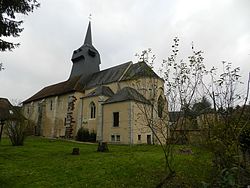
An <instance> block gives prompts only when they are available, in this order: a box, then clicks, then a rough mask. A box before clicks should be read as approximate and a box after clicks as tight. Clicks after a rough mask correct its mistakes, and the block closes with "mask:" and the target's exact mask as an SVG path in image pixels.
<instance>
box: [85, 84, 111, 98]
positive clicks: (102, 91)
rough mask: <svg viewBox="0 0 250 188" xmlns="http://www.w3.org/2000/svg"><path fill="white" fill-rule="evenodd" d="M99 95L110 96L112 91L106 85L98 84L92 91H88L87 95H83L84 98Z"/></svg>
mask: <svg viewBox="0 0 250 188" xmlns="http://www.w3.org/2000/svg"><path fill="white" fill-rule="evenodd" d="M100 95H103V96H108V97H111V96H113V95H114V92H113V91H112V90H111V89H110V88H109V87H107V86H99V87H97V88H96V89H95V90H94V91H92V92H90V93H89V94H88V95H87V96H85V97H84V98H87V97H95V96H100Z"/></svg>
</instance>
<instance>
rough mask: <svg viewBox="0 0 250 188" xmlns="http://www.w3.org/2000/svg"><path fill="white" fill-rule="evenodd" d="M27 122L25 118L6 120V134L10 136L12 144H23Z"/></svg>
mask: <svg viewBox="0 0 250 188" xmlns="http://www.w3.org/2000/svg"><path fill="white" fill-rule="evenodd" d="M27 123H28V121H27V120H25V119H19V120H17V121H8V122H7V123H6V134H7V135H8V137H9V138H10V141H11V143H12V145H13V146H22V145H23V144H24V139H25V137H26V134H25V131H26V127H27Z"/></svg>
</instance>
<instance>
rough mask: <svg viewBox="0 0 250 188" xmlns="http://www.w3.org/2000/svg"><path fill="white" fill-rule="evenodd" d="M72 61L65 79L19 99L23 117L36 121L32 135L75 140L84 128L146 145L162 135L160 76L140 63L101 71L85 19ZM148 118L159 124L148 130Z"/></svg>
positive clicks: (99, 135) (112, 140)
mask: <svg viewBox="0 0 250 188" xmlns="http://www.w3.org/2000/svg"><path fill="white" fill-rule="evenodd" d="M71 61H72V63H73V65H72V69H71V73H70V76H69V78H68V79H67V80H66V81H63V82H60V83H57V84H54V85H50V86H47V87H45V88H43V89H41V90H40V91H38V92H37V93H36V94H34V95H33V96H31V97H30V98H28V99H27V100H25V101H24V102H23V110H24V115H25V116H26V117H27V118H28V119H30V120H32V121H33V122H34V123H35V130H34V132H35V135H40V136H45V137H55V138H56V137H63V138H74V137H75V136H76V134H77V131H78V129H79V128H81V127H84V128H87V129H88V130H89V132H95V133H96V135H97V136H96V140H97V141H104V142H108V143H120V144H141V143H147V144H151V143H155V142H156V141H155V140H156V139H155V135H156V134H158V132H159V133H160V132H161V134H162V133H164V134H167V130H166V129H164V127H161V126H165V125H166V124H165V123H163V124H164V125H163V124H161V125H160V123H159V122H160V121H161V122H166V121H164V120H165V117H167V110H166V109H167V101H166V99H165V97H164V80H163V79H161V78H160V77H159V76H158V75H157V74H156V73H155V72H154V71H153V70H152V69H151V68H150V67H149V66H148V65H147V64H146V63H145V62H138V63H135V64H133V63H132V62H131V61H130V62H126V63H123V64H119V65H117V66H115V67H111V68H109V69H105V70H100V67H99V66H100V64H101V58H100V54H99V52H98V51H97V50H96V48H95V47H94V46H93V44H92V33H91V23H90V22H89V25H88V29H87V33H86V36H85V40H84V44H83V45H82V46H81V47H80V48H78V49H77V50H75V51H73V55H72V59H71ZM149 122H158V123H155V128H154V129H152V128H149V127H148V125H149ZM159 125H160V129H159ZM156 127H157V128H158V129H157V128H156ZM153 132H154V133H155V134H153Z"/></svg>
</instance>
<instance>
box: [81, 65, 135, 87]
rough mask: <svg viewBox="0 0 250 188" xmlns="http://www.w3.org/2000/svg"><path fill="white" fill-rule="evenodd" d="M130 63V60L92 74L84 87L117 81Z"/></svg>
mask: <svg viewBox="0 0 250 188" xmlns="http://www.w3.org/2000/svg"><path fill="white" fill-rule="evenodd" d="M130 64H132V62H131V61H129V62H127V63H124V64H121V65H118V66H115V67H112V68H109V69H106V70H103V71H100V72H96V73H94V74H92V75H91V79H90V80H89V82H88V83H87V84H86V86H85V89H90V88H93V87H96V86H100V85H103V84H109V83H113V82H117V81H118V80H119V79H120V78H121V77H122V76H123V74H124V72H125V71H126V69H127V68H128V67H129V65H130Z"/></svg>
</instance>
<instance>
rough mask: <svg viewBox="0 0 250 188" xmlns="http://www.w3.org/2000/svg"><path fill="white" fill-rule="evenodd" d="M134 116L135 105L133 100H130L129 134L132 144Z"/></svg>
mask: <svg viewBox="0 0 250 188" xmlns="http://www.w3.org/2000/svg"><path fill="white" fill-rule="evenodd" d="M132 118H133V105H132V101H130V102H129V113H128V120H129V122H128V127H129V136H130V144H131V145H132V144H133V141H134V139H133V125H132Z"/></svg>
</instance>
